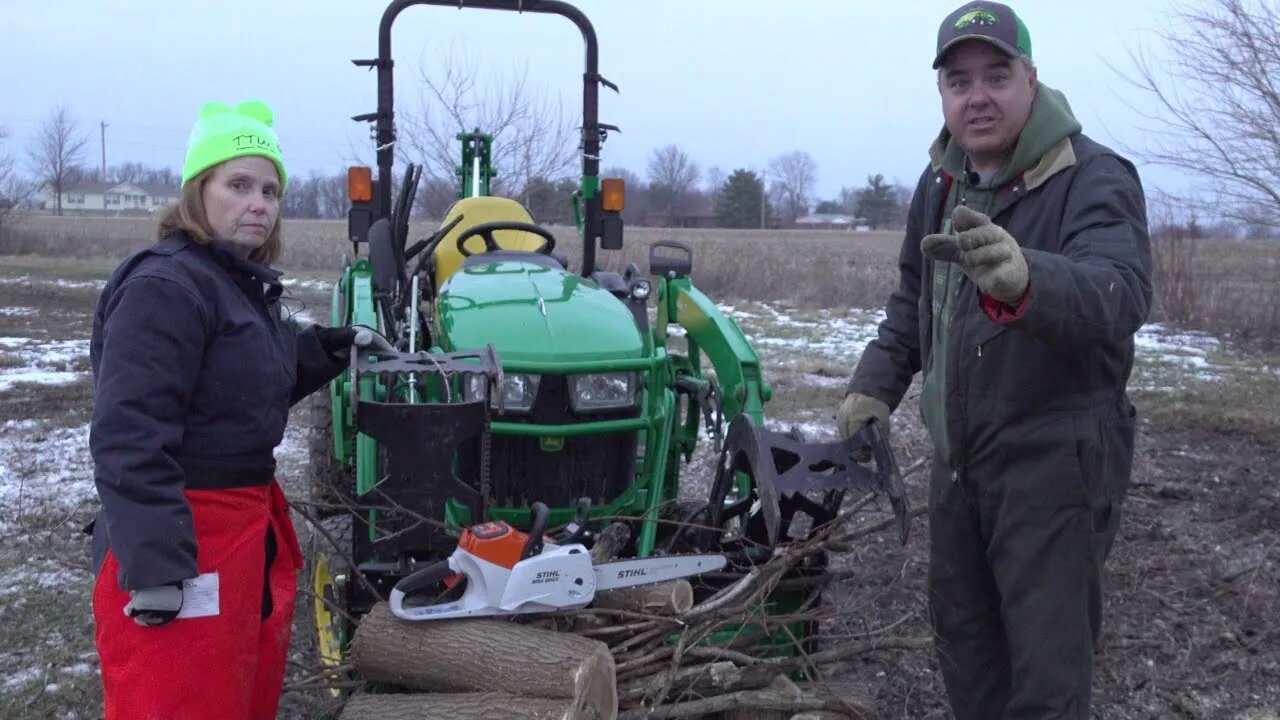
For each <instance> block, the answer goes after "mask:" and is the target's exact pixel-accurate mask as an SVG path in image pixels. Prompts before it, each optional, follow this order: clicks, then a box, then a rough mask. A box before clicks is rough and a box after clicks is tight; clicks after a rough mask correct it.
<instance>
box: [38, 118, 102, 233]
mask: <svg viewBox="0 0 1280 720" xmlns="http://www.w3.org/2000/svg"><path fill="white" fill-rule="evenodd" d="M88 142H89V138H88V136H87V135H85V134H84V133H82V132H80V130H79V128H78V127H77V125H76V122H75V120H74V119H72V117H71V113H70V112H69V111H68V110H67V108H66V106H64V105H59V106H57V107H56V108H54V109H53V111H52V112H51V113H50V114H49V118H48V119H47V120H45V123H44V125H43V126H42V127H41V128H40V131H39V134H38V135H37V136H36V146H35V148H34V149H32V151H31V162H32V166H33V169H34V170H35V173H36V181H37V182H40V183H44V184H45V185H46V186H48V187H49V189H50V190H51V191H52V192H53V195H54V207H55V211H56V212H57V214H58V215H61V214H62V191H63V187H64V186H65V185H66V183H67V176H68V173H69V172H70V171H71V169H72V168H74V167H75V166H76V165H78V164H79V163H80V161H81V160H82V159H83V158H84V147H85V144H86V143H88Z"/></svg>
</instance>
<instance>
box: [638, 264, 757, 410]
mask: <svg viewBox="0 0 1280 720" xmlns="http://www.w3.org/2000/svg"><path fill="white" fill-rule="evenodd" d="M670 323H675V324H677V325H679V326H680V327H682V328H684V330H685V333H686V338H687V341H688V354H687V359H688V367H686V368H681V369H683V370H684V371H685V372H686V373H687V374H689V375H690V376H691V379H693V380H695V381H697V380H702V379H703V377H702V369H701V364H702V363H701V359H702V355H706V357H707V360H709V361H710V363H711V367H712V368H713V369H714V370H715V378H716V383H717V385H718V386H719V392H720V396H721V403H722V407H723V409H724V416H725V417H728V418H733V417H736V416H737V415H738V414H739V413H745V414H747V415H749V416H750V417H751V419H752V420H754V421H755V422H756V423H757V424H759V425H763V424H764V403H765V402H767V401H768V400H769V397H770V396H771V395H772V392H773V391H772V388H771V387H770V386H769V384H768V383H766V382H765V381H764V378H763V376H762V375H761V372H760V356H759V355H757V354H756V351H755V349H754V348H752V347H751V343H750V342H749V341H748V340H747V336H746V333H744V332H743V331H742V327H741V326H739V325H738V323H737V321H736V320H734V319H733V318H731V317H729V316H727V315H725V314H724V312H722V311H721V310H720V308H719V307H717V306H716V304H715V303H714V302H712V300H711V298H709V297H707V296H706V295H705V294H703V292H702V291H701V290H698V289H697V288H695V287H694V286H693V283H692V282H690V280H689V278H687V277H678V278H673V279H661V280H659V282H658V318H657V324H656V328H655V331H656V333H657V335H658V338H659V342H660V343H661V344H663V345H665V344H666V340H667V327H668V325H669V324H670Z"/></svg>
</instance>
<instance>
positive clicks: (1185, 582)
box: [0, 217, 1280, 720]
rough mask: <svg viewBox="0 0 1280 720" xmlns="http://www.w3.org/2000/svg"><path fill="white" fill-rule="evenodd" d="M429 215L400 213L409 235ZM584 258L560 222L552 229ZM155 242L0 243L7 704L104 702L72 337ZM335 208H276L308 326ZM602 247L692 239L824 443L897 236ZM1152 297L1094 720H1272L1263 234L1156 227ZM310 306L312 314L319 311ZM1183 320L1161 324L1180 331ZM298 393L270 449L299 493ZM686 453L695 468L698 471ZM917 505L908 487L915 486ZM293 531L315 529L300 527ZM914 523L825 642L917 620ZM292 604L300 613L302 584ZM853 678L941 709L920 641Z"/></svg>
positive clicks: (304, 665) (794, 421)
mask: <svg viewBox="0 0 1280 720" xmlns="http://www.w3.org/2000/svg"><path fill="white" fill-rule="evenodd" d="M428 232H429V228H428V227H427V226H426V225H425V224H424V225H421V226H415V237H420V236H423V235H426V234H427V233H428ZM556 232H557V235H558V237H561V238H562V239H564V240H565V245H564V247H563V249H564V250H566V251H567V252H569V254H570V256H571V258H573V262H574V266H575V267H576V266H577V257H578V255H579V251H578V249H577V248H575V247H574V245H575V244H576V243H575V242H574V241H573V239H572V238H573V233H572V231H571V229H568V228H557V229H556ZM149 235H150V223H149V222H148V221H146V220H112V219H58V218H47V217H41V218H24V219H23V222H21V224H18V225H15V226H14V227H13V228H12V232H9V233H8V234H6V235H3V236H0V627H3V628H5V639H6V642H5V643H3V644H0V720H18V719H19V718H21V719H23V720H27V719H33V720H34V719H36V718H58V719H60V720H82V719H83V720H88V719H92V718H98V717H101V690H100V685H99V679H98V674H97V660H96V655H95V653H94V651H93V644H92V629H93V628H92V622H91V619H90V617H89V610H88V608H89V605H88V593H89V588H90V584H91V582H92V576H91V573H90V571H89V564H88V556H87V541H86V539H85V537H84V536H83V535H81V534H80V533H79V529H80V528H81V527H82V526H83V525H84V523H85V522H87V521H88V519H89V518H90V517H92V515H93V513H94V512H95V511H96V508H97V500H96V496H95V494H94V490H93V485H92V468H91V465H90V463H89V461H88V458H87V451H86V440H87V429H88V425H87V423H88V419H89V410H90V408H91V407H92V402H93V397H92V386H91V383H90V380H89V377H88V372H87V371H88V360H87V345H88V333H89V323H90V317H91V313H92V311H93V305H94V303H95V302H96V300H97V295H98V292H99V289H100V288H101V284H102V281H103V280H104V279H105V277H106V275H107V274H108V273H109V272H110V270H111V269H112V267H114V265H115V263H116V262H117V261H118V260H119V258H120V257H122V256H123V255H124V254H125V253H126V252H128V251H129V250H130V249H132V248H134V247H137V246H139V245H141V244H144V243H146V242H147V241H148V238H149ZM342 235H343V226H342V224H341V223H336V222H296V221H295V222H293V223H291V224H290V226H289V232H288V236H287V238H286V243H287V249H286V254H285V257H284V258H283V261H282V262H281V263H280V265H281V267H282V269H284V270H285V271H286V276H287V280H288V283H287V288H288V290H287V291H288V294H289V295H290V297H291V299H292V301H295V302H296V303H297V304H298V305H299V306H300V307H301V308H303V310H304V311H305V312H308V313H309V314H310V315H311V316H312V317H313V318H317V319H322V317H323V316H324V315H325V314H326V313H327V304H328V290H327V288H328V283H329V282H330V281H331V280H332V278H333V276H334V274H335V272H336V268H337V267H338V265H339V264H340V262H341V258H342V254H343V253H344V252H350V245H349V244H347V243H345V242H343V241H342V240H340V239H339V238H341V237H342ZM628 238H629V240H628V242H629V245H628V247H627V249H626V250H624V251H621V252H619V253H605V254H604V255H602V257H601V261H602V262H604V263H606V264H608V265H610V266H611V267H614V268H618V269H621V267H622V266H624V265H625V264H626V263H628V262H635V263H637V264H638V265H639V266H640V267H641V268H642V269H643V268H644V267H645V266H646V260H645V258H646V257H647V248H648V246H649V244H650V243H652V242H654V241H656V240H662V239H673V240H677V241H680V242H685V243H687V244H688V245H689V246H690V247H691V248H692V249H693V252H694V266H695V271H694V278H695V281H696V283H697V285H698V286H699V287H700V288H701V289H703V290H704V291H706V292H707V293H708V294H709V295H711V296H712V297H713V298H715V299H716V300H717V301H719V302H721V303H722V307H723V308H725V310H726V312H728V313H730V314H731V315H732V316H733V317H734V318H735V319H737V320H738V322H739V323H740V324H741V326H742V328H743V330H744V332H746V333H747V335H748V336H749V338H750V339H751V342H752V343H753V344H754V346H755V347H756V348H757V350H758V351H759V353H760V355H761V359H762V363H763V367H764V370H765V373H766V379H767V380H768V381H769V382H770V383H771V384H772V385H773V386H774V388H775V392H774V398H773V400H772V401H770V403H769V404H768V406H767V408H766V412H767V414H768V417H769V418H770V423H771V424H773V425H776V426H779V427H783V428H785V427H787V426H792V425H794V426H797V427H799V428H801V429H802V430H803V432H805V433H806V434H807V435H809V436H810V437H818V438H820V437H829V436H830V434H831V433H832V415H833V413H834V410H835V407H836V405H837V404H838V402H839V398H840V396H841V394H842V392H843V385H844V380H845V378H846V377H847V375H848V373H849V372H850V370H851V369H852V367H853V365H854V363H856V361H857V358H858V355H859V353H860V352H861V350H862V347H863V346H864V345H865V343H866V341H867V340H868V338H869V337H871V335H872V334H873V333H874V332H875V323H876V321H877V319H878V317H879V308H880V306H881V304H882V303H883V299H884V296H885V295H886V294H887V293H888V292H889V290H890V289H891V288H892V287H893V285H894V283H895V282H896V274H895V273H896V267H895V266H896V254H897V250H898V244H899V242H900V239H901V238H900V235H897V234H888V233H885V234H844V233H829V232H811V233H801V232H793V233H787V232H753V231H743V232H739V231H702V230H672V231H668V230H658V229H651V228H632V229H630V230H628ZM1156 249H1157V265H1158V267H1159V268H1160V273H1161V277H1162V278H1165V279H1167V282H1165V283H1164V284H1163V285H1158V289H1159V292H1160V298H1159V304H1158V307H1157V308H1156V310H1155V312H1154V313H1153V316H1152V318H1151V323H1150V324H1149V325H1148V326H1147V327H1145V328H1144V329H1143V331H1142V332H1141V333H1140V334H1139V338H1138V354H1137V364H1136V367H1135V370H1134V375H1133V378H1132V380H1131V383H1130V391H1131V396H1132V398H1133V401H1134V404H1135V405H1136V406H1137V408H1138V412H1139V418H1140V425H1139V433H1138V439H1137V454H1136V458H1135V465H1134V477H1133V482H1132V485H1131V489H1130V494H1129V499H1128V501H1127V503H1126V505H1125V510H1124V512H1125V518H1124V521H1123V524H1122V527H1121V531H1120V536H1119V538H1118V539H1117V542H1116V548H1115V551H1114V554H1113V556H1112V560H1111V562H1110V564H1109V565H1108V576H1107V597H1106V607H1105V610H1104V612H1105V616H1104V618H1105V619H1104V625H1103V634H1102V639H1101V642H1100V647H1099V651H1098V658H1097V664H1096V677H1097V683H1096V686H1095V697H1096V701H1097V702H1096V717H1099V718H1105V719H1106V720H1147V719H1149V718H1178V719H1186V718H1192V719H1201V718H1203V719H1204V720H1210V719H1212V720H1267V719H1270V720H1274V719H1275V718H1276V717H1277V713H1278V712H1280V682H1277V680H1276V678H1280V549H1278V548H1280V486H1278V485H1277V483H1276V482H1275V479H1276V478H1277V477H1280V402H1277V400H1276V398H1277V397H1278V396H1280V354H1278V353H1277V352H1276V345H1277V338H1278V337H1280V332H1278V331H1277V327H1276V315H1275V312H1276V308H1277V307H1280V296H1278V292H1280V290H1278V289H1277V286H1278V285H1280V283H1277V278H1280V265H1278V262H1280V261H1278V259H1277V255H1278V254H1280V247H1277V246H1275V245H1271V246H1267V245H1265V244H1262V243H1248V242H1238V243H1237V242H1221V241H1201V242H1200V243H1199V244H1189V243H1181V242H1165V241H1161V242H1159V243H1157V247H1156ZM317 308H319V309H322V311H317ZM1175 321H1176V322H1175ZM918 389H919V388H918V386H917V387H914V388H913V389H912V390H911V391H909V392H908V395H907V398H906V400H905V401H904V403H903V405H902V407H901V408H900V410H899V411H898V412H897V413H896V414H895V416H894V421H893V422H894V424H893V445H894V449H895V452H896V454H897V457H898V461H899V463H900V464H901V465H902V466H903V467H908V466H910V465H911V464H912V463H914V462H915V461H917V460H919V459H921V458H923V457H925V456H926V453H927V452H928V450H927V448H928V442H927V440H926V438H925V434H924V430H923V427H922V424H921V422H920V420H919V417H918V407H917V398H916V394H917V392H918ZM306 412H307V408H306V407H305V405H299V406H298V407H297V408H296V409H295V415H294V419H293V421H292V422H291V425H290V428H289V431H288V434H287V436H286V439H285V442H284V443H283V444H282V446H281V447H280V449H279V451H278V453H277V457H278V460H279V463H280V467H281V475H282V479H283V480H284V482H285V484H286V490H287V491H288V492H289V493H290V495H291V496H293V497H302V496H303V493H302V488H304V487H305V483H306V477H307V473H308V464H309V459H308V457H307V454H306V447H307V436H306V433H307V429H308V427H307V423H306V421H305V418H306V417H307V416H306V414H305V413H306ZM706 461H707V458H705V457H700V456H695V458H694V462H693V463H692V464H691V470H692V471H693V472H694V473H696V471H697V468H698V467H700V466H705V464H706ZM908 491H909V493H910V495H911V497H912V499H913V502H914V503H915V504H916V505H917V506H920V505H922V504H923V503H924V498H925V487H924V478H923V476H922V475H921V474H919V473H917V474H915V475H913V476H911V477H909V478H908ZM299 530H300V533H303V534H304V535H305V534H306V533H307V532H308V530H307V527H306V525H305V523H303V522H301V521H299ZM927 549H928V527H927V524H926V523H925V522H924V519H923V518H918V519H917V520H916V522H915V523H914V524H913V527H912V537H911V540H910V542H909V544H908V545H907V546H906V547H902V546H900V545H898V544H897V543H896V542H895V541H894V539H893V538H892V537H891V536H890V535H888V534H884V535H878V536H872V537H869V538H867V542H866V543H865V544H863V545H861V546H859V547H854V548H851V550H850V552H849V553H848V555H847V556H846V557H841V558H839V560H838V562H839V563H841V564H843V565H847V566H849V567H855V568H858V569H859V570H860V574H859V575H858V576H857V577H856V579H854V580H851V581H849V582H847V583H844V585H843V586H842V588H841V589H840V592H841V593H842V594H843V597H844V598H846V600H845V602H844V603H843V604H842V605H841V607H840V612H841V615H840V617H841V620H842V621H841V622H840V623H838V624H833V625H832V626H831V627H830V628H829V632H830V633H831V637H830V640H831V641H833V642H839V641H840V640H841V638H846V639H847V638H851V637H866V636H868V635H870V636H875V637H879V638H885V639H893V638H899V637H901V638H918V637H924V636H927V634H928V623H927V616H926V614H925V598H924V576H925V569H926V565H927ZM303 590H304V592H303V593H302V594H301V595H300V599H299V612H300V613H303V612H305V610H306V608H307V604H308V602H309V600H310V599H309V598H308V597H307V595H306V593H305V587H304V588H303ZM294 640H295V645H294V648H293V652H292V656H291V665H290V672H289V677H290V685H289V688H288V690H287V692H286V693H285V696H284V700H283V703H282V710H281V715H280V717H281V718H287V719H288V720H302V719H304V718H306V719H314V718H317V717H321V716H322V713H323V711H324V710H325V709H326V708H331V707H332V702H331V699H329V698H327V697H326V696H325V695H324V694H322V693H320V692H317V691H316V690H315V689H314V688H313V687H309V686H307V685H306V684H305V683H303V682H302V680H303V679H304V678H306V677H308V675H310V674H311V672H312V671H313V670H314V656H313V654H312V653H311V651H310V636H309V633H308V631H307V628H306V623H305V621H304V620H303V619H302V618H301V617H300V619H299V622H298V623H297V626H296V631H295V636H294ZM839 670H840V672H841V673H842V674H843V675H847V676H850V677H855V678H858V679H859V680H860V681H861V682H862V683H863V684H864V685H865V686H866V687H867V688H868V690H869V692H870V694H871V697H872V698H873V699H874V702H875V705H876V707H877V709H878V713H877V715H876V717H883V718H895V719H901V720H920V719H929V720H942V719H943V718H945V717H946V714H945V698H944V696H943V692H942V687H941V682H940V679H939V676H938V674H937V664H936V662H935V661H934V658H933V656H932V654H931V653H928V652H921V651H918V650H903V649H882V650H877V651H873V652H870V653H868V654H866V655H865V656H862V657H859V658H856V659H853V660H850V661H849V662H848V663H846V664H845V665H844V666H842V667H841V668H839Z"/></svg>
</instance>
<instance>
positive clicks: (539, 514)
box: [520, 501, 551, 560]
mask: <svg viewBox="0 0 1280 720" xmlns="http://www.w3.org/2000/svg"><path fill="white" fill-rule="evenodd" d="M529 509H530V510H531V511H532V512H533V519H532V520H531V521H530V524H529V539H528V540H526V541H525V543H524V551H523V552H521V553H520V559H521V560H527V559H529V558H531V557H533V556H535V555H541V554H542V536H543V534H545V533H546V532H547V523H548V522H549V521H550V519H551V511H550V510H549V509H548V508H547V505H546V503H543V502H542V501H535V502H534V503H533V505H531V506H529Z"/></svg>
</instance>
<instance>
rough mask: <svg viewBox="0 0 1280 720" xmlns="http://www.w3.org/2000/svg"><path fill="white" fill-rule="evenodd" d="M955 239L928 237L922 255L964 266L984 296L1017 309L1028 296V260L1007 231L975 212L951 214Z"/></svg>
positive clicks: (959, 207)
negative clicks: (1024, 297) (1023, 298)
mask: <svg viewBox="0 0 1280 720" xmlns="http://www.w3.org/2000/svg"><path fill="white" fill-rule="evenodd" d="M951 223H952V227H954V228H955V232H956V234H955V235H926V236H925V237H924V239H922V240H921V241H920V252H922V253H923V254H924V255H925V256H926V257H929V258H932V259H933V260H943V261H946V262H953V263H956V264H957V265H959V266H960V268H961V269H962V270H964V273H965V274H966V275H968V276H969V279H970V280H972V281H973V284H974V285H977V286H978V289H979V290H981V291H982V292H984V293H986V294H988V295H990V296H991V297H993V298H995V299H996V300H999V301H1000V302H1002V303H1005V304H1006V305H1017V304H1018V303H1019V302H1021V301H1022V296H1023V295H1025V294H1026V293H1027V282H1028V278H1027V259H1026V258H1025V257H1023V255H1022V248H1020V247H1018V241H1017V240H1014V239H1013V236H1012V235H1010V234H1009V233H1008V232H1007V231H1006V230H1005V229H1004V228H1002V227H1000V226H999V225H996V224H995V223H993V222H991V218H989V217H987V216H986V215H983V214H982V213H980V212H978V211H977V210H974V209H972V208H968V207H965V206H964V205H957V206H956V209H955V210H953V211H952V212H951Z"/></svg>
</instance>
